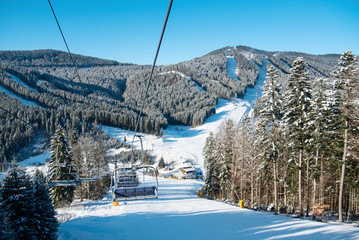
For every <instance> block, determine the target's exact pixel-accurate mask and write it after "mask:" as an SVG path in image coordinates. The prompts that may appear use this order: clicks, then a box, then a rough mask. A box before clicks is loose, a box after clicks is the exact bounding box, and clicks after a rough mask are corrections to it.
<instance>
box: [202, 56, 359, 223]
mask: <svg viewBox="0 0 359 240" xmlns="http://www.w3.org/2000/svg"><path fill="white" fill-rule="evenodd" d="M269 61H270V63H271V64H269V65H268V67H267V81H266V84H265V87H264V89H263V95H262V97H261V98H258V99H257V101H256V105H255V109H254V113H253V115H251V116H248V115H246V116H245V117H244V118H243V119H242V121H241V123H240V125H239V126H234V124H233V122H232V121H231V120H228V121H227V122H226V124H225V125H224V126H222V128H221V130H220V131H219V132H218V133H216V134H213V133H211V134H210V135H209V137H208V138H207V140H206V144H205V147H204V149H203V154H204V157H205V163H204V165H205V169H206V173H207V174H206V178H205V189H206V194H207V197H208V198H212V199H219V200H222V201H231V202H236V201H238V200H244V202H245V204H246V205H247V207H249V208H253V209H256V210H261V209H263V208H265V209H266V208H268V209H267V210H271V211H273V212H275V213H285V214H296V215H298V216H304V215H306V216H308V214H309V213H311V214H312V215H313V216H315V217H319V218H321V217H323V216H322V214H321V211H320V210H326V211H327V212H329V213H331V214H334V215H337V216H338V218H339V221H340V222H342V221H344V220H345V219H357V218H358V216H359V159H358V157H359V156H358V152H359V151H358V150H359V149H358V147H359V143H358V131H359V121H358V120H359V102H358V99H359V85H358V84H359V82H358V81H359V63H358V59H357V58H356V57H355V56H354V55H353V54H352V53H351V52H350V51H347V52H345V53H344V54H343V55H342V56H341V57H340V58H339V57H338V59H337V66H336V67H335V68H334V70H333V71H332V72H331V73H330V76H328V77H327V76H325V75H324V74H322V75H321V76H315V75H312V74H310V70H313V68H312V67H311V65H310V63H308V62H309V61H308V62H306V61H305V60H304V58H302V57H297V58H296V59H295V60H294V61H293V62H292V63H290V64H291V65H290V66H291V68H290V69H288V74H286V75H283V72H282V73H281V72H280V70H278V68H277V67H276V65H275V63H274V61H273V60H271V57H269ZM288 63H289V62H287V63H286V64H287V65H289V64H288ZM323 73H324V71H323ZM328 74H329V73H328Z"/></svg>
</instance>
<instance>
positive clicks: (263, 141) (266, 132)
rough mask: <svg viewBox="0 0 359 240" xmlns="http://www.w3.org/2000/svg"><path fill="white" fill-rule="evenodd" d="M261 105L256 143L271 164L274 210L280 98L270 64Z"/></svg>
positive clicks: (262, 155) (275, 77) (264, 159)
mask: <svg viewBox="0 0 359 240" xmlns="http://www.w3.org/2000/svg"><path fill="white" fill-rule="evenodd" d="M261 102H262V104H263V105H262V106H261V109H260V110H259V114H258V115H259V117H258V127H257V143H256V144H258V145H259V146H260V148H261V149H262V152H261V154H260V156H261V158H262V160H263V161H266V162H267V163H268V165H269V164H270V165H273V168H272V171H273V186H274V192H273V194H274V212H275V213H277V211H278V162H277V159H278V156H279V152H278V149H279V147H280V146H279V145H280V143H279V135H280V121H281V114H280V108H281V105H282V103H281V98H280V93H279V84H278V70H276V69H275V68H274V67H273V66H271V67H270V68H269V69H268V70H267V81H266V84H265V86H264V89H263V95H262V97H261Z"/></svg>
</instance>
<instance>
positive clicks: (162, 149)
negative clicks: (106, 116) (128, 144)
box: [102, 99, 249, 168]
mask: <svg viewBox="0 0 359 240" xmlns="http://www.w3.org/2000/svg"><path fill="white" fill-rule="evenodd" d="M248 107H249V105H248V103H246V102H244V101H241V100H236V101H232V102H231V101H227V100H223V99H220V100H219V101H218V104H217V113H216V114H215V115H213V116H211V117H209V118H208V119H207V120H206V121H205V123H204V124H203V125H201V126H198V127H195V128H192V127H189V126H177V125H176V126H173V125H170V126H168V128H167V129H165V130H164V131H163V135H162V137H157V136H154V135H150V134H146V135H144V137H143V148H144V149H145V150H150V151H152V154H153V155H156V156H157V159H158V160H159V158H160V157H161V156H162V157H163V158H164V160H165V162H166V163H170V162H172V161H175V162H179V161H181V160H183V161H185V160H187V159H192V160H194V163H195V166H197V167H201V168H202V167H203V156H202V149H203V147H204V144H205V141H206V138H207V136H208V135H209V133H210V132H217V130H218V128H219V127H220V126H221V124H223V123H224V122H225V121H226V120H227V119H232V120H233V121H234V123H235V124H238V123H239V121H240V120H241V118H242V117H243V115H244V113H246V112H248V109H249V108H248ZM102 129H103V130H105V131H107V132H108V133H109V134H110V135H112V136H113V137H115V138H118V139H119V140H120V141H123V139H124V137H125V136H126V138H127V141H132V137H133V132H132V131H126V130H122V129H118V128H114V127H107V126H103V127H102ZM134 145H135V147H136V148H137V149H141V147H140V141H139V139H138V138H136V139H135V141H134Z"/></svg>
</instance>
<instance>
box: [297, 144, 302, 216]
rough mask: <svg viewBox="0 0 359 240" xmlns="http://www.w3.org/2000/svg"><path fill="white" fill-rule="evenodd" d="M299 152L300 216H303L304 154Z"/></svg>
mask: <svg viewBox="0 0 359 240" xmlns="http://www.w3.org/2000/svg"><path fill="white" fill-rule="evenodd" d="M302 151H303V150H300V151H299V170H298V202H299V210H300V216H302V215H303V202H302V153H303V152H302Z"/></svg>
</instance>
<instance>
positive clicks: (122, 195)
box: [112, 166, 158, 202]
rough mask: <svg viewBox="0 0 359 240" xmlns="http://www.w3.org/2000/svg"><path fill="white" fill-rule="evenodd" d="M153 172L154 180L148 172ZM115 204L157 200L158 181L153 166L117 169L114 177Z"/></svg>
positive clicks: (113, 195)
mask: <svg viewBox="0 0 359 240" xmlns="http://www.w3.org/2000/svg"><path fill="white" fill-rule="evenodd" d="M149 169H151V170H152V171H153V174H152V179H151V180H150V176H146V172H148V170H149ZM113 181H114V188H113V191H112V198H113V201H114V202H119V201H129V200H139V199H151V198H157V189H158V180H157V176H156V174H155V169H154V167H152V166H137V167H135V168H117V169H115V170H114V175H113Z"/></svg>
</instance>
